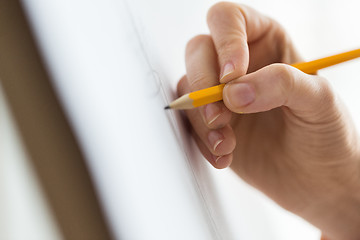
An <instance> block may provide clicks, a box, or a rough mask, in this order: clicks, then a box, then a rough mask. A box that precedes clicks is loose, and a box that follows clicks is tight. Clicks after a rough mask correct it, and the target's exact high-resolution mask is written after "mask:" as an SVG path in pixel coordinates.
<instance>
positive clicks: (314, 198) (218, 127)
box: [178, 3, 360, 240]
mask: <svg viewBox="0 0 360 240" xmlns="http://www.w3.org/2000/svg"><path fill="white" fill-rule="evenodd" d="M208 25H209V28H210V32H211V35H210V36H208V35H201V36H197V37H195V38H193V39H192V40H191V41H189V43H188V45H187V48H186V70H187V74H186V76H184V77H183V78H182V79H181V81H180V82H179V85H178V93H179V95H183V94H185V93H187V92H191V91H196V90H199V89H203V88H207V87H210V86H214V85H217V84H219V82H221V83H227V84H226V86H225V88H224V91H223V102H217V103H212V104H208V105H206V106H203V107H199V108H196V109H193V110H188V111H186V115H187V117H188V119H189V121H190V123H191V125H192V128H193V135H194V138H195V140H196V142H197V144H198V146H199V149H200V150H201V152H202V154H203V155H204V156H205V158H206V159H207V160H208V161H209V162H210V163H211V164H212V165H213V166H214V167H216V168H225V167H227V166H229V165H230V164H231V163H232V164H231V167H232V169H233V170H234V171H235V172H236V173H237V174H238V175H239V176H240V177H241V178H243V179H244V180H245V181H247V182H248V183H249V184H251V185H253V186H254V187H256V188H258V189H259V190H261V191H262V192H264V193H265V194H267V195H268V196H269V197H270V198H272V199H273V200H274V201H276V202H277V203H278V204H279V205H281V206H282V207H284V208H286V209H288V210H290V211H292V212H294V213H296V214H298V215H300V216H302V217H303V218H305V219H307V220H308V221H309V222H311V223H313V224H314V225H315V226H317V227H319V228H320V229H321V230H322V231H323V232H324V233H325V234H326V235H327V236H329V237H330V238H331V239H335V240H336V239H359V238H360V173H359V172H360V154H359V139H358V135H357V133H356V130H355V128H354V127H353V125H352V123H351V121H350V118H349V116H348V115H347V113H346V110H345V108H344V106H342V104H341V102H340V101H339V99H338V98H337V96H336V95H335V93H334V92H333V91H332V89H331V87H330V85H329V83H328V82H327V81H326V79H324V78H322V77H320V76H317V75H308V74H305V73H303V72H301V71H299V70H297V69H295V68H293V67H291V66H289V65H286V64H280V63H287V64H291V63H294V62H299V61H301V58H300V57H299V55H298V54H297V52H296V51H295V49H294V47H293V45H292V43H291V41H290V40H289V37H288V36H287V35H286V33H285V32H284V30H283V29H282V27H281V26H280V25H279V24H278V23H276V22H275V21H273V20H272V19H270V18H268V17H266V16H263V15H261V14H259V13H257V12H256V11H255V10H253V9H251V8H249V7H246V6H242V5H237V4H233V3H218V4H216V5H214V6H213V7H212V8H211V9H210V10H209V13H208ZM273 63H276V64H273Z"/></svg>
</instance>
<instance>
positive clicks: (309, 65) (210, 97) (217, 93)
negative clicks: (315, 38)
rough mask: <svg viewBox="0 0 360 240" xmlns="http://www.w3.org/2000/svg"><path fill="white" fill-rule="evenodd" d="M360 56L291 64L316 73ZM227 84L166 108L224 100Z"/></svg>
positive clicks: (355, 53) (359, 51) (349, 54)
mask: <svg viewBox="0 0 360 240" xmlns="http://www.w3.org/2000/svg"><path fill="white" fill-rule="evenodd" d="M358 57H360V49H355V50H352V51H348V52H344V53H340V54H336V55H333V56H329V57H325V58H320V59H317V60H313V61H310V62H300V63H295V64H291V66H293V67H295V68H297V69H299V70H301V71H303V72H305V73H308V74H315V73H316V71H317V70H320V69H322V68H326V67H330V66H333V65H335V64H339V63H342V62H345V61H349V60H351V59H354V58H358ZM224 86H225V84H224V83H223V84H219V85H217V86H214V87H210V88H205V89H202V90H199V91H195V92H191V93H187V94H185V95H183V96H181V97H179V98H178V99H176V100H175V101H173V102H171V103H170V104H169V105H168V106H166V107H165V109H192V108H196V107H199V106H202V105H205V104H209V103H213V102H217V101H220V100H222V93H223V89H224Z"/></svg>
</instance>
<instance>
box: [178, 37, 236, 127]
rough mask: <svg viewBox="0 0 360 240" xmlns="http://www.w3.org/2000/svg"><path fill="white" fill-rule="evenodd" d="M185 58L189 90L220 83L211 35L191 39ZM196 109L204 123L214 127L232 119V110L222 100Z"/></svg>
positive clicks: (223, 124)
mask: <svg viewBox="0 0 360 240" xmlns="http://www.w3.org/2000/svg"><path fill="white" fill-rule="evenodd" d="M185 58H186V72H187V79H188V83H189V92H193V91H197V90H200V89H204V88H208V87H211V86H215V85H217V84H219V81H218V64H217V55H216V51H215V47H214V44H213V41H212V39H211V37H210V36H208V35H199V36H197V37H195V38H193V39H191V40H190V41H189V43H188V44H187V47H186V54H185ZM196 111H197V112H198V115H199V117H201V118H202V119H203V122H204V124H205V125H206V126H207V127H209V128H212V129H216V128H220V127H223V126H225V125H226V124H228V123H229V121H230V119H231V112H230V111H229V110H228V109H227V108H226V107H225V105H224V104H223V103H222V102H216V103H211V104H208V105H206V106H202V107H200V108H197V109H196Z"/></svg>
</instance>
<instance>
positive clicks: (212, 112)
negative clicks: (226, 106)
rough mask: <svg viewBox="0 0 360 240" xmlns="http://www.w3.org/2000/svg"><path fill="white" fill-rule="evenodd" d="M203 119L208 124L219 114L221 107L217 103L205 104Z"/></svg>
mask: <svg viewBox="0 0 360 240" xmlns="http://www.w3.org/2000/svg"><path fill="white" fill-rule="evenodd" d="M204 112H205V121H206V122H207V124H208V125H210V124H212V123H213V122H214V121H215V120H216V119H217V118H218V117H219V116H220V115H221V109H220V107H219V105H218V104H211V103H210V104H207V105H205V107H204Z"/></svg>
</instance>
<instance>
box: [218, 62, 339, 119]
mask: <svg viewBox="0 0 360 240" xmlns="http://www.w3.org/2000/svg"><path fill="white" fill-rule="evenodd" d="M223 93H224V103H225V105H226V106H227V107H228V108H229V109H230V110H231V111H234V112H243V113H256V112H264V111H268V110H270V109H273V108H277V107H280V106H286V107H289V108H290V110H291V111H292V112H293V113H295V114H296V115H298V116H301V117H302V118H306V119H308V120H314V119H315V118H318V117H319V116H320V114H321V113H324V112H326V111H328V110H329V109H328V108H329V106H332V105H334V104H332V103H334V101H335V96H334V94H333V92H332V90H331V87H330V86H329V84H328V83H327V81H326V80H325V79H323V78H321V77H319V76H316V75H308V74H305V73H303V72H301V71H300V70H298V69H296V68H294V67H291V66H289V65H285V64H273V65H269V66H267V67H264V68H262V69H260V70H258V71H256V72H254V73H250V74H247V75H245V76H243V77H240V78H238V79H236V80H234V81H233V82H230V83H228V84H227V85H226V86H225V87H224V92H223Z"/></svg>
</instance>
